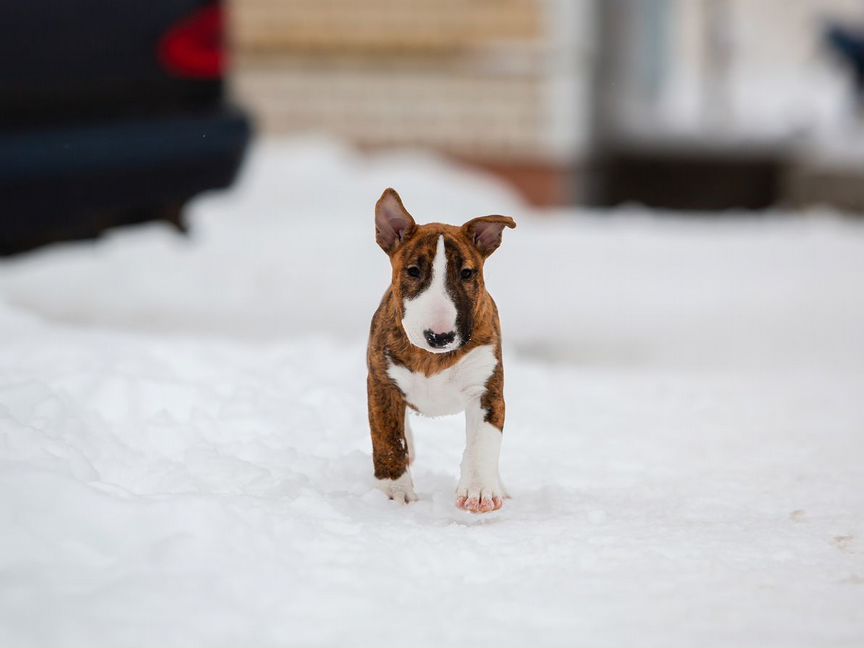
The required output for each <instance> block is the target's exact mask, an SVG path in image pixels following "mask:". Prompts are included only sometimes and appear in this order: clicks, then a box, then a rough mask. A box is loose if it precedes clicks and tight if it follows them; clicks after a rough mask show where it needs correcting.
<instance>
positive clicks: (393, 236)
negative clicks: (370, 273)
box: [375, 189, 516, 353]
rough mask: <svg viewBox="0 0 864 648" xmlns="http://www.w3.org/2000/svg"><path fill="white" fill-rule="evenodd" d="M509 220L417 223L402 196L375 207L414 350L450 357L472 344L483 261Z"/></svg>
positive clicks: (386, 197)
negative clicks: (459, 225) (455, 223)
mask: <svg viewBox="0 0 864 648" xmlns="http://www.w3.org/2000/svg"><path fill="white" fill-rule="evenodd" d="M505 227H516V223H515V222H514V221H513V219H512V218H510V217H509V216H481V217H480V218H475V219H473V220H470V221H468V222H467V223H465V224H464V225H462V226H461V227H457V226H454V225H442V224H441V223H430V224H428V225H417V224H416V223H415V222H414V219H413V218H412V217H411V214H409V213H408V211H407V210H406V209H405V207H404V205H403V204H402V200H401V198H399V194H397V193H396V192H395V191H394V190H393V189H387V190H386V191H384V193H383V194H382V195H381V198H380V199H379V200H378V203H377V204H376V205H375V240H376V241H377V242H378V245H380V246H381V248H382V249H383V250H384V251H385V252H386V253H387V254H388V256H389V257H390V263H391V265H392V266H393V279H392V290H393V294H394V295H395V296H396V299H397V302H398V304H399V309H400V315H401V318H402V328H403V329H405V333H406V334H407V336H408V339H409V340H410V341H411V344H413V345H414V346H416V347H419V348H421V349H423V350H425V351H429V352H431V353H447V352H448V351H453V350H455V349H458V348H459V347H461V346H462V345H464V344H467V343H468V341H470V340H471V335H472V333H473V330H474V321H475V316H476V313H477V309H478V306H479V304H480V302H481V299H482V297H483V296H484V295H485V293H486V287H485V284H484V283H483V263H484V262H485V261H486V259H487V258H488V257H489V255H490V254H492V253H493V252H494V251H495V250H496V249H497V248H498V246H499V245H501V232H502V231H503V230H504V228H505Z"/></svg>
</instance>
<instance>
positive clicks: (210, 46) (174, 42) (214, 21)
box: [159, 6, 225, 79]
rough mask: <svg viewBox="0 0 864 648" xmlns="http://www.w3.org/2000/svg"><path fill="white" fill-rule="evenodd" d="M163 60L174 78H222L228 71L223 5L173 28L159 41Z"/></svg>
mask: <svg viewBox="0 0 864 648" xmlns="http://www.w3.org/2000/svg"><path fill="white" fill-rule="evenodd" d="M159 60H160V62H161V63H162V66H163V67H164V68H165V70H166V71H167V72H168V73H169V74H171V75H172V76H177V77H182V78H188V79H218V78H219V77H221V76H222V74H223V73H224V69H225V39H224V21H223V13H222V8H221V7H220V6H212V7H205V8H203V9H199V10H198V11H196V12H195V13H193V14H191V15H189V16H186V17H185V18H183V19H182V20H181V21H180V22H178V23H177V24H175V25H173V26H172V27H171V28H170V29H169V30H168V32H167V33H166V34H165V36H163V37H162V39H161V41H160V42H159Z"/></svg>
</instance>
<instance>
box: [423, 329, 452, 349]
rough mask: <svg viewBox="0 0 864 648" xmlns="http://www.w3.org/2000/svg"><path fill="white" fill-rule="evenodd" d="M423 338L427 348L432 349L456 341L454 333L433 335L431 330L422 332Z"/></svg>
mask: <svg viewBox="0 0 864 648" xmlns="http://www.w3.org/2000/svg"><path fill="white" fill-rule="evenodd" d="M423 337H425V338H426V341H427V342H428V343H429V346H431V347H432V348H433V349H440V348H441V347H445V346H447V345H448V344H450V343H451V342H452V341H453V340H455V339H456V331H450V332H449V333H433V332H432V329H426V330H425V331H423Z"/></svg>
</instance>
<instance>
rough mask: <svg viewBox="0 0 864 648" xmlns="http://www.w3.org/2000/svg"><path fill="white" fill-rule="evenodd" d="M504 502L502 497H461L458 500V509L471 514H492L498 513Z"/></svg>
mask: <svg viewBox="0 0 864 648" xmlns="http://www.w3.org/2000/svg"><path fill="white" fill-rule="evenodd" d="M502 506H504V502H503V500H502V499H501V498H500V497H491V498H490V497H482V498H480V497H465V496H460V497H458V498H457V499H456V507H457V508H460V509H462V510H463V511H468V512H469V513H491V512H492V511H497V510H498V509H500V508H501V507H502Z"/></svg>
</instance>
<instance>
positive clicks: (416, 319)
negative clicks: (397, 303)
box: [402, 235, 460, 353]
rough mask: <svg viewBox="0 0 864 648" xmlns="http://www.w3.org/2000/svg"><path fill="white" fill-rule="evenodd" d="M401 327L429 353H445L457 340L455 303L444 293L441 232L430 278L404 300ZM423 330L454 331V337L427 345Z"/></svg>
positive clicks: (444, 268) (453, 346)
mask: <svg viewBox="0 0 864 648" xmlns="http://www.w3.org/2000/svg"><path fill="white" fill-rule="evenodd" d="M402 328H403V329H405V333H406V334H407V335H408V339H409V340H410V341H411V344H413V345H414V346H417V347H420V348H421V349H425V350H426V351H430V352H432V353H446V352H448V351H452V350H453V349H455V348H457V347H458V346H459V344H460V340H459V334H458V333H456V305H455V304H454V303H453V299H452V298H451V297H450V295H449V294H448V293H447V254H446V252H445V250H444V236H443V235H441V236H440V237H438V247H437V249H436V251H435V260H434V261H433V262H432V280H431V281H430V282H429V285H428V286H427V287H426V289H425V290H424V291H423V292H421V293H420V294H419V295H417V296H416V297H415V298H414V299H406V300H405V317H404V318H403V319H402ZM426 331H431V332H432V333H433V334H438V335H446V334H449V333H453V334H454V338H453V341H452V342H450V343H449V344H447V345H446V346H443V347H438V348H436V347H433V346H430V345H429V343H428V342H427V341H426Z"/></svg>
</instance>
